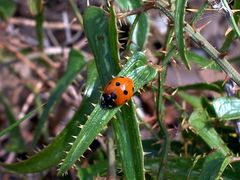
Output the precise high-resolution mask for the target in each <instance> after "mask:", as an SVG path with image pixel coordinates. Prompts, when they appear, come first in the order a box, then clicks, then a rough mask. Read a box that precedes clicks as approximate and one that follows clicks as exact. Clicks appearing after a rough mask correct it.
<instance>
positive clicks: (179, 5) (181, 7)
mask: <svg viewBox="0 0 240 180" xmlns="http://www.w3.org/2000/svg"><path fill="white" fill-rule="evenodd" d="M186 3H187V0H182V1H176V10H175V33H176V40H177V46H178V50H179V54H180V57H181V58H182V61H183V63H184V64H185V66H186V67H187V68H188V69H191V67H190V65H189V62H188V57H187V55H186V50H185V49H186V45H185V42H184V41H185V40H184V33H183V32H184V17H185V6H186Z"/></svg>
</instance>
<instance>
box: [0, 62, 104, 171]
mask: <svg viewBox="0 0 240 180" xmlns="http://www.w3.org/2000/svg"><path fill="white" fill-rule="evenodd" d="M99 85H100V83H99V80H97V71H96V68H95V64H94V63H91V64H90V65H89V69H88V76H87V83H86V89H85V91H84V97H83V100H82V102H81V105H80V107H79V108H78V110H77V111H76V113H75V115H74V116H73V118H72V119H71V120H70V122H69V123H68V124H67V126H66V127H65V128H64V130H63V131H62V132H61V133H60V134H59V135H58V136H57V137H56V138H55V139H54V140H53V142H52V143H51V144H50V145H48V146H47V147H46V148H45V149H43V150H42V151H40V152H39V153H37V154H36V155H34V156H32V157H30V158H29V159H27V160H24V161H21V162H18V163H12V164H5V163H0V165H1V166H3V167H4V168H5V169H6V170H8V171H12V172H17V173H33V172H40V171H43V170H46V169H49V168H50V167H52V166H56V165H57V164H58V163H59V162H60V161H61V160H62V158H64V156H65V151H68V150H69V149H70V146H69V144H68V143H69V142H72V140H73V139H74V138H73V136H76V135H77V134H78V133H79V131H80V129H79V128H78V125H79V123H80V124H84V123H85V121H86V120H87V117H86V115H88V114H90V113H91V112H92V110H93V106H92V105H91V104H92V103H96V102H97V101H98V98H99V96H100V93H99V89H98V88H99Z"/></svg>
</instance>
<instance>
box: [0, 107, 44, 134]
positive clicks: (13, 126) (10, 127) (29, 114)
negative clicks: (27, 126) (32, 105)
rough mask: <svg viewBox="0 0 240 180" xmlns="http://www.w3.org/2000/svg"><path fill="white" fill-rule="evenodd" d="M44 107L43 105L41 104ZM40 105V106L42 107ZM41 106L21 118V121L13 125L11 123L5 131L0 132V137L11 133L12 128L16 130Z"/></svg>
mask: <svg viewBox="0 0 240 180" xmlns="http://www.w3.org/2000/svg"><path fill="white" fill-rule="evenodd" d="M43 105H44V104H43ZM43 105H42V106H43ZM42 106H40V107H38V108H37V109H35V110H33V111H31V112H30V113H28V114H26V115H25V116H23V117H22V118H21V119H19V120H17V121H16V122H15V123H13V124H12V125H11V126H9V127H7V128H6V129H4V130H2V131H1V132H0V137H1V136H3V135H4V134H6V133H9V132H11V131H12V130H13V129H14V128H16V127H17V126H18V125H19V124H20V123H21V122H23V121H25V120H26V119H28V118H29V117H31V116H32V115H33V114H34V113H35V112H36V111H37V110H38V109H39V108H42Z"/></svg>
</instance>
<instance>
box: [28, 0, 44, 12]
mask: <svg viewBox="0 0 240 180" xmlns="http://www.w3.org/2000/svg"><path fill="white" fill-rule="evenodd" d="M27 3H28V8H29V9H30V12H31V13H32V14H33V15H36V14H38V13H40V12H42V11H43V7H44V6H43V4H44V3H43V0H27Z"/></svg>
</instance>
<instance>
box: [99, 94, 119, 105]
mask: <svg viewBox="0 0 240 180" xmlns="http://www.w3.org/2000/svg"><path fill="white" fill-rule="evenodd" d="M114 98H117V96H116V94H115V93H111V94H105V93H103V94H102V98H101V106H102V107H103V108H114V107H116V104H115V101H114V100H115V99H114Z"/></svg>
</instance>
